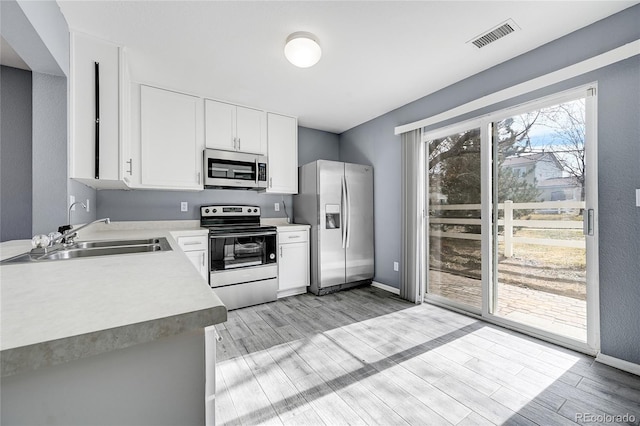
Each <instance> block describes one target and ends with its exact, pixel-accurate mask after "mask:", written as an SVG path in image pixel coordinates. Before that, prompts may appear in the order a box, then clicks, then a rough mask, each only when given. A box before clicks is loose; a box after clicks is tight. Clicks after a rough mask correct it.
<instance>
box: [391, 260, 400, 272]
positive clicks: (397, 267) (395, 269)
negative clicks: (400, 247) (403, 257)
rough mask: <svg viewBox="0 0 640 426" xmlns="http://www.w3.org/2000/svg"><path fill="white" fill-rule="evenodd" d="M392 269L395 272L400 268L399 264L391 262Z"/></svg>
mask: <svg viewBox="0 0 640 426" xmlns="http://www.w3.org/2000/svg"><path fill="white" fill-rule="evenodd" d="M393 270H394V271H396V272H398V270H400V264H399V263H398V262H393Z"/></svg>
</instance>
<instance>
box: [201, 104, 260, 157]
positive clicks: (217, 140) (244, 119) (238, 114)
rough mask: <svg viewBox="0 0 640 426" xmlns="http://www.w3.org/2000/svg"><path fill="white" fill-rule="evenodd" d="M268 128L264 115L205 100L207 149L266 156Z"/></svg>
mask: <svg viewBox="0 0 640 426" xmlns="http://www.w3.org/2000/svg"><path fill="white" fill-rule="evenodd" d="M265 127H266V123H265V113H264V111H260V110H257V109H253V108H246V107H241V106H237V105H233V104H228V103H225V102H218V101H212V100H210V99H206V100H205V144H206V147H207V148H213V149H222V150H226V151H239V152H247V153H251V154H261V155H265V154H266V152H267V147H266V143H265V137H266V135H265V133H266V131H265V130H266V129H265Z"/></svg>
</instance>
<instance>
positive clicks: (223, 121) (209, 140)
mask: <svg viewBox="0 0 640 426" xmlns="http://www.w3.org/2000/svg"><path fill="white" fill-rule="evenodd" d="M204 103H205V107H204V113H205V145H206V147H207V148H213V149H224V150H227V151H235V150H236V148H237V143H236V106H235V105H231V104H225V103H224V102H216V101H212V100H209V99H205V101H204Z"/></svg>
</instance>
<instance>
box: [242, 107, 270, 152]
mask: <svg viewBox="0 0 640 426" xmlns="http://www.w3.org/2000/svg"><path fill="white" fill-rule="evenodd" d="M265 124H266V123H265V113H264V111H259V110H257V109H252V108H244V107H236V137H237V138H238V151H241V152H248V153H250V154H261V155H266V153H267V147H266V144H265V137H266V135H265V133H266V132H265V130H266V129H265Z"/></svg>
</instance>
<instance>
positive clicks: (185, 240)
mask: <svg viewBox="0 0 640 426" xmlns="http://www.w3.org/2000/svg"><path fill="white" fill-rule="evenodd" d="M207 241H208V238H207V237H206V236H195V237H178V245H179V246H180V248H181V249H182V251H195V250H206V249H207Z"/></svg>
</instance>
